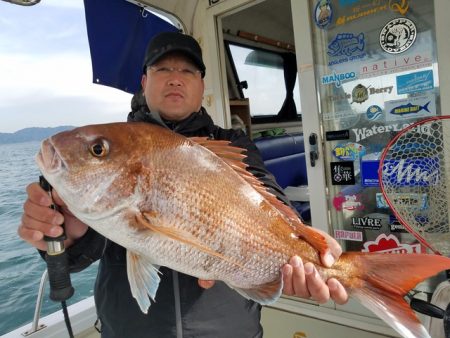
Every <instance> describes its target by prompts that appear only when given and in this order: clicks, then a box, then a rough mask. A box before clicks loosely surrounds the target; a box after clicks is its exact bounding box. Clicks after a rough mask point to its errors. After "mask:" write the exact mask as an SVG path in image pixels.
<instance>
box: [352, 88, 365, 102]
mask: <svg viewBox="0 0 450 338" xmlns="http://www.w3.org/2000/svg"><path fill="white" fill-rule="evenodd" d="M368 99H369V91H368V90H367V87H365V86H363V85H362V84H358V85H357V86H356V87H355V88H353V90H352V102H351V103H353V102H356V103H363V102H364V101H367V100H368Z"/></svg>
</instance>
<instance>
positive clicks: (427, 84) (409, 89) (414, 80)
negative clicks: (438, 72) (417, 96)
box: [397, 70, 434, 94]
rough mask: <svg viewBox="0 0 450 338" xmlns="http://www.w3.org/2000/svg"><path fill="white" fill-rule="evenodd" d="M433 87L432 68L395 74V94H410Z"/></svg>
mask: <svg viewBox="0 0 450 338" xmlns="http://www.w3.org/2000/svg"><path fill="white" fill-rule="evenodd" d="M433 88H434V80H433V71H432V70H424V71H421V72H415V73H412V74H406V75H399V76H397V94H411V93H417V92H423V91H426V90H430V89H433Z"/></svg>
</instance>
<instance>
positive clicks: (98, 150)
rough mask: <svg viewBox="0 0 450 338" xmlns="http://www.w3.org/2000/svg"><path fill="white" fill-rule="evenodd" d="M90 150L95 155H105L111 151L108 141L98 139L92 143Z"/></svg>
mask: <svg viewBox="0 0 450 338" xmlns="http://www.w3.org/2000/svg"><path fill="white" fill-rule="evenodd" d="M89 151H90V152H91V154H92V155H94V156H95V157H104V156H106V155H108V153H109V146H108V142H106V141H105V140H97V141H95V142H94V143H92V144H91V146H90V147H89Z"/></svg>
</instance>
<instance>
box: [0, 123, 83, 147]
mask: <svg viewBox="0 0 450 338" xmlns="http://www.w3.org/2000/svg"><path fill="white" fill-rule="evenodd" d="M73 128H75V127H74V126H60V127H52V128H50V127H48V128H39V127H32V128H25V129H20V130H18V131H16V132H15V133H0V144H6V143H21V142H30V141H42V140H43V139H45V138H47V137H49V136H51V135H53V134H56V133H59V132H60V131H64V130H68V129H73Z"/></svg>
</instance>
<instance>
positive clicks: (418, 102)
mask: <svg viewBox="0 0 450 338" xmlns="http://www.w3.org/2000/svg"><path fill="white" fill-rule="evenodd" d="M384 109H385V111H386V121H398V120H405V119H411V118H414V119H416V118H419V117H431V116H435V115H436V101H435V95H434V94H428V95H422V96H415V97H410V98H407V99H401V100H394V101H387V102H385V107H384Z"/></svg>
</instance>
